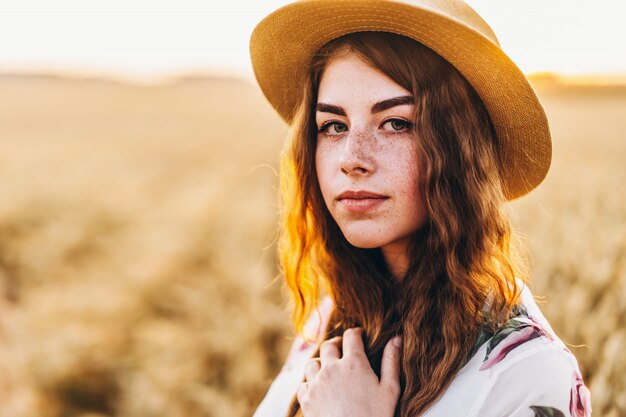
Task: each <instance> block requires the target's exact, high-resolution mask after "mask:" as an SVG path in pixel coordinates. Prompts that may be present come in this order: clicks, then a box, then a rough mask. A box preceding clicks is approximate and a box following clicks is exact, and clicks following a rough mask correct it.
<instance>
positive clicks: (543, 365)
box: [475, 288, 591, 417]
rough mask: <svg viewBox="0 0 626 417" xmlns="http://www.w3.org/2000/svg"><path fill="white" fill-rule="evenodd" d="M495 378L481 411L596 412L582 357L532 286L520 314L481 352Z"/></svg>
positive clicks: (483, 367)
mask: <svg viewBox="0 0 626 417" xmlns="http://www.w3.org/2000/svg"><path fill="white" fill-rule="evenodd" d="M476 355H477V356H479V358H480V359H478V358H476V359H477V364H478V365H479V366H478V368H477V372H478V373H487V374H488V378H487V379H488V380H489V384H488V387H486V389H485V390H484V392H483V395H482V401H479V403H477V405H479V406H480V410H477V411H478V412H477V413H476V414H475V415H480V416H483V415H493V416H496V415H507V416H529V417H537V416H539V417H541V416H572V417H583V416H589V415H591V407H590V398H589V390H588V389H587V388H586V387H585V385H584V383H583V380H582V377H581V374H580V370H579V367H578V362H577V361H576V358H575V357H574V355H573V354H572V353H571V352H570V351H569V349H567V347H566V346H565V344H564V343H563V342H562V341H561V340H560V339H559V338H558V336H557V335H556V334H555V333H554V331H553V330H552V328H551V327H550V325H549V324H548V322H547V320H546V318H545V317H544V316H543V314H542V313H541V311H540V310H539V308H538V306H537V304H536V303H535V302H534V299H533V297H532V294H531V293H530V290H529V289H528V288H524V290H523V293H522V303H521V304H520V306H519V308H518V309H517V310H516V311H515V314H514V315H513V316H512V317H511V318H510V319H509V320H508V321H507V322H506V323H505V324H504V325H503V326H502V327H500V328H499V329H498V330H497V331H496V332H495V333H494V334H493V335H492V336H491V337H490V338H489V339H487V340H486V342H484V344H483V345H482V346H481V347H480V349H479V350H478V352H477V353H476Z"/></svg>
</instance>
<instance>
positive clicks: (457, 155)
mask: <svg viewBox="0 0 626 417" xmlns="http://www.w3.org/2000/svg"><path fill="white" fill-rule="evenodd" d="M344 50H348V51H351V52H353V53H356V54H357V55H358V56H359V57H360V58H362V59H364V60H365V62H367V63H369V64H370V65H371V66H372V67H374V68H377V69H378V70H380V71H381V72H382V73H383V74H385V75H386V76H388V77H389V78H390V79H392V80H394V81H395V82H396V83H398V84H399V85H400V86H402V87H404V88H405V89H407V90H408V91H410V92H411V93H412V95H413V97H414V100H415V101H414V108H415V115H414V124H413V125H414V129H415V141H416V143H417V153H418V160H419V161H420V165H419V168H418V169H419V179H420V189H421V190H422V192H423V201H424V204H425V209H426V213H427V220H426V224H425V225H424V226H423V227H422V228H421V229H420V230H419V231H417V232H416V233H415V235H414V236H413V237H412V240H411V243H410V245H409V257H410V264H409V268H408V271H407V273H406V275H405V276H404V277H403V279H402V280H396V279H393V277H392V275H391V273H390V271H389V270H388V268H387V265H386V264H385V261H384V258H383V256H382V252H381V250H380V248H375V249H363V248H358V247H354V246H352V245H351V244H350V243H349V242H348V241H347V240H346V239H345V237H344V236H343V234H342V232H341V230H340V229H339V227H338V225H337V223H336V222H335V221H334V219H333V218H332V216H331V214H330V212H329V211H328V209H327V207H326V206H325V204H324V199H323V198H322V193H321V191H320V187H319V183H318V179H317V175H316V167H315V152H316V141H317V128H316V123H315V105H316V103H317V93H318V86H319V83H320V79H321V76H322V73H323V71H324V68H325V66H326V65H327V64H328V62H329V60H330V59H331V58H332V57H334V56H336V54H337V53H339V52H341V51H344ZM303 93H304V94H303V99H302V102H301V105H300V108H299V110H298V111H297V113H296V116H295V118H294V122H293V124H292V131H291V134H290V140H289V141H288V142H287V146H286V148H285V149H284V151H283V152H282V154H281V164H280V194H281V197H282V207H281V208H282V225H281V226H282V227H281V231H280V240H279V249H278V251H279V261H280V265H281V269H282V272H283V273H284V275H285V277H286V282H287V286H288V288H289V290H290V292H291V294H292V295H293V301H294V309H293V321H294V324H295V327H296V330H297V331H298V332H299V333H302V332H303V327H304V324H305V322H306V320H307V319H308V318H309V316H310V315H311V314H315V311H316V309H317V306H318V304H319V302H320V300H321V297H322V296H323V295H324V294H328V295H330V296H331V297H332V300H333V303H334V309H333V311H332V313H331V316H330V319H329V323H328V326H327V328H326V331H325V333H324V335H323V336H324V338H325V339H329V338H332V337H334V336H336V335H341V334H342V333H343V331H344V330H346V329H348V328H351V327H356V326H360V327H363V329H364V334H365V336H364V339H365V340H364V341H365V346H366V354H367V356H368V358H369V361H370V363H371V365H372V368H373V369H374V371H375V372H376V373H377V374H378V375H379V374H380V361H381V355H382V350H383V348H384V346H385V344H386V342H387V341H388V340H389V339H390V338H391V337H392V336H394V335H396V334H401V335H403V342H402V343H403V346H402V355H401V387H402V395H401V397H400V400H399V401H398V407H397V409H396V415H398V416H402V417H408V416H418V415H420V414H421V413H423V412H424V411H425V410H426V409H427V408H428V407H429V406H431V405H432V404H433V403H434V402H435V401H436V400H437V398H439V396H440V395H441V394H442V393H443V392H444V391H445V390H446V388H447V387H448V385H449V384H450V382H451V381H452V379H453V377H454V376H455V374H456V373H457V371H459V370H460V368H461V367H463V365H464V364H465V363H466V362H467V361H468V360H469V358H470V357H471V355H472V354H473V353H474V351H475V345H476V342H477V337H478V335H479V334H480V332H481V331H484V330H485V329H486V330H487V331H488V332H489V331H494V330H495V329H496V328H497V327H498V326H499V325H501V324H502V323H504V322H505V321H506V320H507V319H508V318H509V315H510V314H511V311H512V309H513V307H514V306H515V304H516V303H517V300H518V298H519V293H520V289H519V286H518V285H517V284H516V276H518V277H520V278H522V279H523V276H520V274H521V273H522V272H523V271H522V270H521V269H522V267H523V264H524V263H523V262H522V260H521V259H522V258H520V257H519V255H518V253H519V252H517V251H516V250H514V247H513V245H512V241H511V237H512V228H511V226H510V222H509V219H508V216H507V215H506V213H505V212H504V211H503V207H502V206H503V203H505V202H506V198H505V196H504V192H503V185H502V181H501V177H500V172H501V171H500V170H501V168H502V167H501V166H500V162H499V159H498V143H497V138H496V135H495V132H494V129H493V125H492V123H491V120H490V118H489V115H488V113H487V110H486V109H485V107H484V105H483V103H482V101H481V100H480V98H479V97H478V95H477V94H476V92H475V91H474V89H473V88H472V87H471V86H470V84H469V83H468V82H467V81H466V80H465V79H464V78H463V76H462V75H461V74H460V73H459V72H458V71H457V70H456V69H455V68H454V67H453V66H452V65H451V64H450V63H448V62H447V61H446V60H445V59H443V58H442V57H440V56H439V55H437V54H436V53H435V52H433V51H432V50H430V49H429V48H427V47H425V46H424V45H422V44H420V43H418V42H416V41H414V40H412V39H409V38H406V37H404V36H400V35H395V34H391V33H384V32H360V33H353V34H350V35H346V36H343V37H341V38H338V39H335V40H334V41H332V42H330V43H329V44H327V45H325V46H324V47H322V48H321V49H320V50H319V51H318V52H317V53H316V54H315V56H314V57H313V60H312V62H311V67H310V78H309V82H308V84H307V85H306V86H305V89H304V92H303ZM299 414H301V411H300V410H299V405H298V403H297V400H296V399H294V400H293V401H292V404H291V408H290V410H289V413H288V416H296V415H299Z"/></svg>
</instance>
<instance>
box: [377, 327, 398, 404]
mask: <svg viewBox="0 0 626 417" xmlns="http://www.w3.org/2000/svg"><path fill="white" fill-rule="evenodd" d="M401 349H402V339H401V337H400V336H395V337H392V338H391V340H389V341H388V342H387V345H386V346H385V349H384V350H383V357H382V360H381V364H380V383H381V384H384V385H386V386H387V387H389V388H390V389H392V390H393V391H394V392H397V393H399V392H400V351H401Z"/></svg>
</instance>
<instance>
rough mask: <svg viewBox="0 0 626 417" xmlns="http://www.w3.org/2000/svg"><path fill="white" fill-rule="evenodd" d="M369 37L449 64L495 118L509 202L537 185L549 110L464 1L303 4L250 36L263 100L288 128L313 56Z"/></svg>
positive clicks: (546, 159) (545, 156)
mask: <svg viewBox="0 0 626 417" xmlns="http://www.w3.org/2000/svg"><path fill="white" fill-rule="evenodd" d="M365 31H383V32H391V33H395V34H399V35H404V36H407V37H410V38H412V39H415V40H416V41H419V42H420V43H422V44H424V45H426V46H427V47H429V48H430V49H432V50H433V51H435V52H436V53H438V54H439V55H441V56H442V57H443V58H445V59H446V60H447V61H448V62H450V63H451V64H452V65H453V66H454V67H455V68H456V69H457V70H458V71H459V72H460V73H461V74H462V75H463V76H464V77H465V78H466V79H467V81H468V82H469V83H470V84H471V85H472V86H473V87H474V89H475V90H476V92H477V93H478V95H479V96H480V97H481V99H482V100H483V102H484V103H485V106H486V108H487V111H488V112H489V115H490V117H491V120H492V122H493V125H494V127H495V130H496V134H497V136H498V141H499V155H500V158H501V160H502V166H503V169H504V171H505V172H503V173H502V177H503V179H504V189H505V194H506V196H507V198H508V199H514V198H516V197H519V196H521V195H524V194H526V193H527V192H529V191H530V190H532V189H533V188H535V187H536V186H537V185H539V183H540V182H541V181H542V180H543V178H544V177H545V176H546V174H547V172H548V168H549V167H550V160H551V155H552V143H551V139H550V129H549V126H548V121H547V119H546V115H545V112H544V110H543V107H542V106H541V103H540V102H539V99H538V98H537V95H536V94H535V91H534V90H533V88H532V87H531V85H530V84H529V82H528V80H527V79H526V77H525V76H524V74H523V73H522V72H521V71H520V69H519V68H518V67H517V66H516V65H515V64H514V63H513V62H512V61H511V60H510V59H509V57H508V56H506V54H505V53H504V52H503V51H502V49H500V45H499V43H498V40H497V38H496V36H495V34H494V33H493V31H492V30H491V28H490V27H489V26H488V25H487V23H486V22H485V21H484V20H483V19H482V18H481V17H480V16H479V15H478V14H477V13H476V12H475V11H474V10H473V9H472V8H470V7H469V6H468V5H467V4H465V3H464V2H462V1H459V0H412V1H411V0H302V1H298V2H295V3H292V4H289V5H287V6H284V7H282V8H280V9H278V10H276V11H275V12H273V13H271V14H270V15H269V16H267V17H266V18H265V19H263V20H262V21H261V22H260V23H259V24H258V25H257V26H256V28H255V30H254V32H253V33H252V38H251V40H250V55H251V59H252V64H253V67H254V72H255V75H256V78H257V80H258V82H259V85H260V87H261V89H262V90H263V93H264V94H265V96H266V97H267V99H268V100H269V102H270V103H271V104H272V106H274V108H275V109H276V110H277V111H278V113H279V114H280V115H281V117H282V118H283V119H284V120H285V121H286V122H287V123H290V122H291V121H292V119H293V116H294V112H295V109H296V107H297V105H298V104H299V102H300V100H301V95H302V91H303V86H304V83H305V82H307V80H308V71H309V68H308V66H309V63H310V60H311V57H312V55H313V54H314V53H315V51H317V50H318V49H319V48H320V47H321V46H323V45H324V44H326V43H328V42H329V41H331V40H333V39H335V38H338V37H340V36H343V35H346V34H349V33H354V32H365Z"/></svg>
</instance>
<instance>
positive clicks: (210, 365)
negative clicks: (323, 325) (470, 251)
mask: <svg viewBox="0 0 626 417" xmlns="http://www.w3.org/2000/svg"><path fill="white" fill-rule="evenodd" d="M536 86H537V88H538V91H539V92H540V95H541V96H542V99H543V101H544V104H545V106H546V110H547V112H548V116H549V118H550V120H551V123H552V130H553V136H554V162H553V166H552V170H551V172H550V174H549V176H548V178H547V179H546V181H545V182H544V183H543V184H542V185H541V186H540V187H539V188H538V189H537V190H536V191H535V192H533V193H531V194H530V195H528V196H526V197H524V198H522V199H520V200H519V201H515V202H513V203H512V204H511V205H510V210H511V214H512V218H513V221H514V223H515V225H516V228H517V229H518V230H519V231H520V232H521V233H522V234H524V235H525V236H526V239H527V243H528V246H529V248H530V252H531V253H532V255H533V258H532V265H531V266H532V271H533V276H532V289H533V291H534V293H535V295H537V296H542V299H543V304H542V308H543V311H544V313H545V314H546V316H547V317H548V319H549V320H550V321H551V324H552V326H553V327H554V329H555V330H556V331H557V333H558V334H559V335H560V336H561V338H562V339H563V340H564V341H565V342H566V343H567V344H568V345H570V346H571V349H572V351H574V353H575V354H576V355H577V357H578V358H579V361H580V365H581V369H582V372H583V376H584V378H585V381H586V383H587V385H588V386H589V387H590V389H591V392H592V403H593V408H594V415H595V416H607V417H618V416H626V377H624V375H626V326H625V325H624V317H626V193H625V192H624V184H625V183H626V133H625V132H626V89H624V88H610V87H589V86H564V85H560V84H558V83H556V82H555V81H554V80H551V79H546V78H541V79H536ZM285 134H286V128H285V126H283V125H282V123H281V122H280V120H279V119H278V117H277V116H276V115H275V114H274V113H273V112H272V110H271V109H270V108H269V106H268V105H267V104H266V103H265V101H264V99H263V98H262V96H261V95H260V93H259V92H258V90H257V88H256V87H255V86H253V85H252V84H249V83H246V82H243V81H238V80H234V79H219V78H201V77H197V78H186V79H180V80H176V81H172V82H169V83H164V84H160V85H154V86H140V85H130V84H124V83H118V82H113V81H103V80H95V79H91V80H90V79H65V78H59V77H52V76H47V77H46V76H28V77H26V76H9V75H6V76H0V417H74V416H76V417H78V416H82V417H104V416H119V417H152V416H155V417H156V416H167V417H213V416H216V417H217V416H219V417H222V416H229V417H230V416H233V417H240V416H241V417H243V416H249V415H251V413H252V412H253V410H254V407H255V405H256V404H257V403H258V402H259V401H260V400H261V398H262V396H263V394H264V392H265V390H266V389H267V387H268V386H269V384H270V382H271V380H272V378H273V376H274V375H275V374H276V373H277V372H278V369H279V367H280V366H281V363H282V361H283V359H284V357H285V355H286V351H287V349H288V347H289V344H290V339H291V337H292V331H291V327H290V325H289V311H288V302H287V301H286V297H285V296H284V293H283V292H282V288H281V285H282V282H281V280H280V274H279V271H278V268H277V265H276V261H275V249H276V247H275V237H276V229H277V224H278V217H277V210H278V206H277V201H278V200H277V195H276V185H277V177H276V168H277V162H278V151H279V149H280V147H281V146H282V142H283V139H284V136H285Z"/></svg>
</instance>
